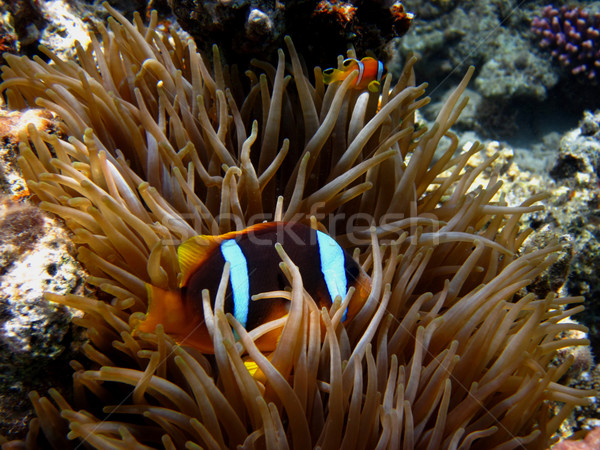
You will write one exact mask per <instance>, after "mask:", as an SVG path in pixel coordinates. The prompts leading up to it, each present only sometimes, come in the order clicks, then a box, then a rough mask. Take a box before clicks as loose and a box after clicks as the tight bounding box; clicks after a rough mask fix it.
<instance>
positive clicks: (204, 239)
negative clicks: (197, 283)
mask: <svg viewBox="0 0 600 450" xmlns="http://www.w3.org/2000/svg"><path fill="white" fill-rule="evenodd" d="M223 240H224V239H223V236H205V235H202V236H194V237H193V238H190V239H188V240H187V241H185V242H184V243H183V244H181V245H180V246H179V248H178V249H177V259H178V260H179V269H180V270H181V274H182V278H181V283H180V285H181V286H184V285H185V284H186V283H187V281H188V280H189V278H190V276H191V275H192V274H193V273H194V272H195V271H196V270H197V269H198V267H200V266H201V265H202V264H203V263H204V261H206V259H207V258H208V257H209V256H210V254H211V252H212V251H213V250H214V249H215V248H216V247H218V246H219V245H221V242H223Z"/></svg>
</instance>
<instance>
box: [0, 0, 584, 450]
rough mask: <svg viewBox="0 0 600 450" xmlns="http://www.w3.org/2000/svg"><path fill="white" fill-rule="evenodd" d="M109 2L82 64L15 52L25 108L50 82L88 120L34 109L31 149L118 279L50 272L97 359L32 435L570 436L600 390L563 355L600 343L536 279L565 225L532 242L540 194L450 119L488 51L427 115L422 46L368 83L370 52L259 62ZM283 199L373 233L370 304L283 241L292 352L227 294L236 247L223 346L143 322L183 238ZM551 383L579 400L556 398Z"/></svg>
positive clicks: (59, 108)
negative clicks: (328, 296)
mask: <svg viewBox="0 0 600 450" xmlns="http://www.w3.org/2000/svg"><path fill="white" fill-rule="evenodd" d="M106 8H107V9H108V10H109V11H110V13H111V14H112V16H113V18H111V19H109V30H107V29H104V28H103V27H100V28H99V29H98V33H99V37H100V38H101V39H98V38H97V37H96V36H95V35H92V36H91V45H90V46H89V48H88V49H83V48H81V47H79V48H77V60H78V62H77V63H75V62H73V61H63V60H60V59H59V58H57V57H56V56H54V55H53V54H51V53H50V52H48V51H45V53H46V55H47V56H48V57H49V58H50V59H51V60H52V63H49V64H48V63H45V62H43V61H42V60H41V59H39V58H34V60H30V59H28V58H24V57H16V56H9V55H7V56H6V61H7V64H8V66H5V67H3V72H2V77H3V80H4V82H3V83H2V85H0V90H2V92H3V93H4V94H5V97H6V99H7V101H8V105H9V106H10V107H11V108H13V109H24V108H28V107H33V106H35V105H37V106H39V107H42V108H46V109H49V110H51V111H53V112H55V113H56V114H58V115H59V116H60V117H61V118H62V120H63V122H64V130H63V132H64V135H65V136H68V138H66V137H65V138H63V137H59V136H57V135H49V134H46V133H44V132H41V131H38V130H36V128H35V127H33V126H29V127H28V129H27V133H23V134H22V135H21V136H20V137H21V142H20V151H21V157H20V165H21V168H22V172H23V175H24V176H25V177H26V179H27V181H28V185H29V188H30V190H31V191H32V193H33V194H34V198H36V199H37V200H39V202H40V206H41V207H42V208H43V209H45V210H47V211H49V212H52V213H54V214H56V215H58V216H59V217H61V218H62V219H63V220H64V222H65V224H66V225H67V227H68V228H69V229H70V230H71V231H72V234H73V240H74V241H75V243H76V244H77V245H78V257H79V259H80V261H81V262H82V263H83V264H84V265H85V267H86V268H87V270H88V271H89V273H90V274H91V277H89V279H88V282H89V284H90V285H92V286H96V287H97V289H98V296H99V297H100V298H107V297H108V298H112V300H111V301H104V300H100V299H95V298H89V297H79V296H74V295H68V296H57V295H52V294H48V295H47V298H48V300H49V301H54V302H59V303H62V304H65V305H69V306H71V307H75V308H78V309H80V310H82V311H83V312H84V313H85V314H84V316H83V318H81V319H79V320H78V321H77V323H78V324H79V325H81V326H83V327H85V328H86V329H87V335H88V338H89V342H88V343H87V344H86V345H84V347H83V352H84V355H85V357H86V358H87V359H86V360H85V361H82V362H77V361H74V362H73V363H72V366H73V369H74V371H75V373H74V374H73V379H74V394H73V397H72V398H70V399H65V398H64V397H63V396H62V395H61V394H60V393H59V392H57V391H55V390H51V391H50V392H49V397H41V396H40V395H39V394H37V393H32V394H31V399H32V402H33V405H34V407H35V410H36V413H37V416H38V418H37V419H35V420H34V421H32V423H31V425H30V431H29V435H28V436H27V445H29V446H30V447H32V448H33V447H35V446H36V444H39V443H41V442H43V441H48V442H49V445H50V446H51V447H53V448H60V449H65V448H72V447H76V446H78V445H79V444H80V442H81V441H85V442H86V444H87V445H89V446H91V447H95V448H103V449H104V448H148V447H164V448H167V449H173V448H189V449H194V448H200V447H203V448H209V449H218V448H236V447H237V446H238V445H242V446H243V448H288V447H293V448H295V449H304V448H311V447H316V446H319V447H321V448H325V449H331V448H345V449H352V448H404V449H412V448H422V449H437V448H450V449H457V448H461V449H468V448H492V447H494V446H497V448H501V449H510V448H517V447H518V448H522V447H526V448H544V447H546V446H547V445H548V443H549V441H550V436H551V435H552V433H553V432H554V431H555V430H556V429H557V427H558V426H559V424H560V423H561V422H562V421H563V419H564V418H565V417H566V416H567V415H568V413H569V412H570V411H571V409H572V408H573V406H574V405H577V404H583V403H585V402H586V396H588V395H590V393H589V392H584V391H578V390H575V389H571V388H568V387H566V386H563V385H561V384H560V379H561V376H562V375H563V374H564V373H565V372H566V371H567V369H568V367H569V366H570V364H571V361H570V360H567V361H566V362H565V363H563V364H561V365H559V366H554V365H551V364H550V362H551V360H552V358H553V356H554V355H555V353H556V351H557V350H558V349H561V348H564V347H567V346H571V345H579V344H585V343H586V341H585V340H572V341H565V340H560V339H559V337H558V335H559V334H560V332H561V331H564V330H567V329H573V328H579V326H578V325H576V324H573V323H563V322H561V320H562V319H564V318H567V317H569V316H571V315H572V314H574V313H576V312H578V311H580V310H581V309H582V307H581V306H575V307H571V308H570V309H566V308H567V306H566V305H569V304H572V303H574V302H575V303H576V302H577V299H573V298H557V297H556V296H555V295H554V294H552V293H550V294H548V296H547V297H546V298H543V299H539V298H536V297H535V296H534V295H533V294H528V293H526V290H525V288H526V286H527V285H528V284H529V283H530V282H531V280H533V279H534V278H535V277H536V276H538V275H539V274H540V273H542V272H543V271H544V270H545V269H546V268H547V267H548V266H549V265H550V264H552V262H553V260H554V258H555V257H554V252H555V251H556V248H555V247H550V248H545V249H540V250H537V251H534V252H532V253H528V254H524V255H520V256H517V254H518V251H519V249H520V247H521V245H522V243H523V241H524V240H525V239H526V237H527V236H528V235H529V232H528V231H526V230H525V231H521V230H519V225H518V223H519V218H520V217H521V215H522V214H525V213H528V212H531V211H536V210H538V209H539V208H540V207H539V206H535V203H536V201H538V200H539V199H540V198H541V197H536V198H532V199H530V200H528V201H526V202H525V203H524V204H522V205H520V206H514V207H511V206H507V205H506V204H504V203H503V202H502V200H497V199H495V194H496V193H497V192H498V190H499V188H500V185H501V182H500V181H499V180H498V177H497V176H492V177H491V181H490V182H489V184H488V185H487V186H484V187H481V186H475V185H474V180H475V178H476V177H477V176H478V175H479V174H480V173H481V172H482V171H484V170H488V169H489V168H490V167H491V165H492V163H493V160H494V158H489V159H487V160H486V161H485V163H484V164H482V165H481V166H479V167H477V168H475V169H473V170H468V169H465V166H466V163H467V161H468V160H469V158H470V157H471V156H472V155H474V154H475V153H476V152H478V151H479V150H480V146H479V144H475V145H473V146H472V147H471V148H470V150H468V151H463V152H462V153H459V154H458V155H455V151H456V150H457V146H458V139H457V137H456V136H455V135H454V134H453V133H452V132H450V131H449V128H450V126H451V125H452V124H453V123H454V122H455V121H456V119H457V117H458V115H459V113H460V112H461V110H462V109H463V108H464V106H465V104H466V100H464V99H462V100H461V94H462V93H463V91H464V89H465V87H466V84H467V82H468V80H469V78H470V77H471V75H472V70H469V71H468V72H467V74H466V76H465V78H464V80H463V81H462V83H460V85H459V86H458V87H457V89H456V91H455V92H454V93H453V94H452V95H451V96H450V97H449V99H448V100H447V102H446V104H445V106H444V107H443V108H442V109H441V111H440V113H439V115H438V117H437V120H436V122H435V125H434V126H432V127H431V129H429V130H427V129H424V128H417V127H415V118H414V115H415V111H416V110H417V109H418V108H419V107H421V106H423V105H425V104H426V103H427V102H428V99H427V98H423V97H422V96H423V94H424V92H425V85H420V86H415V85H414V75H413V72H412V65H413V64H414V62H415V61H414V59H411V60H409V61H408V62H407V64H406V67H405V69H404V71H403V73H402V75H401V76H400V79H399V80H398V82H397V83H396V84H395V85H394V86H392V80H391V76H390V75H387V76H386V77H385V78H384V79H383V80H382V82H381V86H382V89H381V94H378V93H375V92H369V91H366V92H361V91H357V90H355V89H351V88H350V87H351V83H352V82H353V80H354V78H355V77H354V76H353V75H350V76H348V77H347V78H346V79H345V80H344V81H343V82H341V83H336V84H332V85H329V86H327V87H326V86H325V85H324V83H323V76H322V73H321V72H320V70H319V69H318V68H316V69H315V71H314V79H315V81H314V83H312V82H311V81H310V79H311V78H313V74H311V75H310V76H309V75H308V74H307V73H306V72H305V71H304V69H303V67H302V64H301V62H300V60H299V58H298V55H297V54H296V52H295V50H294V47H293V45H292V43H291V41H290V40H289V39H286V45H287V47H288V48H287V50H288V54H289V57H286V56H285V54H284V52H283V51H279V54H278V63H277V66H276V67H273V66H271V65H269V64H266V63H262V62H255V63H254V65H255V68H256V70H257V71H247V72H246V74H245V75H246V81H242V80H241V78H242V77H241V76H240V74H239V73H238V72H237V71H236V69H235V68H228V67H225V66H223V65H222V63H221V60H220V57H219V53H218V50H217V49H216V48H215V49H214V53H213V58H212V60H213V63H212V68H211V67H210V66H209V65H208V63H207V62H206V60H205V59H204V58H203V57H201V56H200V55H199V54H198V53H197V52H196V50H195V47H194V43H193V42H192V41H182V40H181V39H180V38H179V37H178V36H177V35H176V34H175V33H171V34H164V33H163V32H160V31H159V30H158V29H157V27H156V25H157V17H156V14H153V15H152V16H151V19H150V23H149V25H147V26H146V25H144V24H143V23H142V21H141V19H140V17H139V16H136V17H135V19H134V23H133V24H132V23H129V22H128V21H127V20H126V19H125V18H124V17H122V16H121V15H120V14H119V13H118V12H116V11H115V10H113V9H112V8H111V7H110V6H108V5H106ZM350 56H351V57H355V55H350ZM288 58H289V59H288ZM286 62H287V65H286ZM259 73H260V74H259ZM444 136H445V139H446V141H447V142H449V146H448V148H447V149H446V150H445V151H444V152H443V153H442V155H441V156H440V157H439V158H437V159H434V153H435V152H436V149H437V148H438V145H439V143H440V140H441V139H442V137H444ZM332 217H333V218H334V220H332ZM263 220H269V221H300V222H304V223H305V224H310V225H311V226H313V227H314V228H319V229H320V230H321V231H327V232H328V234H329V235H331V236H333V237H334V238H335V239H336V241H337V242H338V243H340V244H341V245H342V246H343V247H344V248H346V250H349V251H350V252H351V253H352V249H354V248H356V249H357V250H355V251H354V258H355V259H356V260H357V261H359V262H360V264H361V266H362V268H363V269H364V270H365V271H366V272H367V273H368V275H369V276H370V278H371V291H370V295H369V297H368V299H367V300H366V304H365V306H364V307H363V308H362V309H361V311H360V312H359V313H358V314H357V315H356V317H354V318H353V319H352V320H351V321H349V323H347V324H346V323H343V322H342V320H341V318H342V312H343V310H344V309H345V307H346V305H347V301H348V299H345V302H346V303H344V302H342V304H340V302H339V300H337V301H336V302H334V303H333V305H332V307H331V309H330V310H327V309H322V310H319V308H318V307H317V306H316V303H315V301H314V300H313V299H312V298H311V297H310V296H309V295H308V294H307V292H306V291H304V289H303V280H302V276H301V273H300V272H299V270H298V268H297V267H296V265H295V264H294V261H292V260H291V259H290V258H289V257H288V255H287V253H286V251H285V245H284V246H283V247H282V246H278V247H277V251H278V254H279V255H280V258H281V261H282V263H281V264H280V267H281V271H282V274H283V275H284V276H285V277H286V278H287V280H288V282H289V286H291V289H289V290H287V291H283V292H276V293H265V294H261V296H262V297H268V296H273V295H275V296H277V297H278V298H286V299H288V300H289V301H290V309H289V316H288V318H287V320H284V321H283V322H279V323H276V324H275V325H273V326H281V323H284V324H285V325H284V327H283V331H282V333H281V337H280V339H279V342H278V344H277V347H276V349H275V350H274V352H273V353H271V354H269V355H263V354H262V353H261V352H260V351H259V350H258V349H257V347H256V345H255V343H254V341H255V340H256V339H257V338H258V334H260V333H261V332H263V333H264V332H268V331H269V330H268V329H262V330H259V331H258V332H257V331H256V330H254V331H252V332H250V333H249V332H247V331H246V330H245V329H244V328H243V327H242V326H241V325H240V324H239V323H238V322H237V321H236V320H235V319H234V318H233V317H232V316H231V315H230V314H224V311H223V305H224V303H225V301H226V299H225V292H226V287H227V281H228V272H227V271H226V270H224V271H223V273H222V277H221V282H220V288H219V290H218V292H217V294H216V296H215V298H214V299H209V298H207V296H206V295H205V298H203V306H204V314H205V318H206V326H207V329H208V332H209V334H210V336H211V338H212V342H213V345H214V352H215V353H214V355H203V354H201V353H200V352H199V351H197V350H195V349H194V348H192V347H186V346H185V342H183V345H181V346H180V345H177V344H175V342H174V341H173V339H172V338H171V337H170V336H169V335H167V334H165V333H164V331H163V328H162V327H161V326H160V325H158V326H156V328H155V330H154V332H151V333H150V332H136V333H134V328H135V327H136V325H137V324H138V323H139V322H140V320H142V319H143V317H144V316H143V315H144V314H145V313H146V311H147V291H146V283H148V284H151V285H153V286H156V287H158V288H161V289H176V288H177V286H178V283H179V279H178V277H179V266H178V263H177V258H176V250H177V246H178V245H179V244H180V243H181V242H183V241H185V240H186V239H188V238H190V237H192V236H195V235H201V234H205V235H206V234H211V235H217V234H223V233H226V232H230V231H239V230H242V229H244V228H246V227H247V226H250V225H252V224H254V223H258V222H261V221H263ZM348 297H349V296H348ZM211 300H212V302H213V303H212V304H214V305H215V307H214V308H212V307H211ZM279 320H280V321H281V319H279ZM267 325H268V324H267ZM267 328H268V326H267ZM257 330H258V329H257ZM267 356H268V357H267ZM249 360H251V361H252V362H253V364H255V365H256V367H257V368H258V369H259V370H257V371H256V372H254V371H252V373H254V375H252V373H251V372H250V371H248V369H247V368H246V365H245V364H244V363H245V362H248V361H249ZM549 402H559V403H561V404H562V405H563V406H562V408H561V409H560V411H559V412H558V413H557V415H555V416H554V417H552V416H551V414H550V407H549ZM6 445H7V446H9V445H10V444H6ZM46 445H47V444H46Z"/></svg>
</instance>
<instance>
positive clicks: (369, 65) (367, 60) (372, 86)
mask: <svg viewBox="0 0 600 450" xmlns="http://www.w3.org/2000/svg"><path fill="white" fill-rule="evenodd" d="M355 70H358V76H357V77H356V80H355V81H354V89H365V88H366V89H368V90H369V91H370V92H379V86H380V84H381V83H380V81H381V79H382V78H383V71H384V68H383V63H382V62H381V61H377V60H376V59H375V58H371V57H369V56H366V57H364V58H363V59H361V60H360V61H359V60H358V59H355V58H348V59H345V60H344V61H343V62H342V69H326V70H324V71H323V82H324V83H325V84H330V83H334V82H336V81H343V80H345V79H346V77H347V76H348V75H350V74H351V73H352V72H354V71H355Z"/></svg>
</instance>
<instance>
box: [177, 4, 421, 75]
mask: <svg viewBox="0 0 600 450" xmlns="http://www.w3.org/2000/svg"><path fill="white" fill-rule="evenodd" d="M171 7H172V10H173V14H174V15H175V17H176V18H177V21H178V22H179V24H180V25H181V26H182V28H183V29H184V30H185V31H187V32H188V33H189V34H190V35H191V36H192V37H193V38H194V40H195V41H196V44H197V45H198V47H199V48H200V49H201V50H203V51H204V52H206V53H208V52H210V47H211V46H212V45H213V44H217V45H218V46H219V49H220V50H221V52H222V53H223V54H224V55H225V56H226V57H227V58H228V60H230V61H236V62H239V63H241V64H243V65H245V64H246V63H247V62H248V61H249V60H250V58H253V57H254V58H261V59H266V60H270V59H272V57H273V55H274V53H275V50H276V49H277V47H280V46H281V45H282V44H283V36H284V35H286V34H287V35H290V36H291V37H292V38H293V39H294V45H295V46H296V47H297V48H298V51H299V52H300V53H303V56H304V58H306V64H307V65H309V66H313V65H320V66H321V67H329V66H331V65H334V62H335V61H336V58H337V55H338V53H339V51H340V49H345V48H347V47H348V45H350V44H351V45H353V46H354V47H355V48H356V51H357V52H358V54H359V55H361V56H362V55H364V53H365V52H366V51H367V50H369V51H373V52H375V53H376V54H378V55H381V54H382V50H383V49H384V47H385V45H386V44H387V43H388V42H389V41H390V40H391V39H392V38H393V37H397V36H402V35H403V34H404V33H406V31H407V30H408V28H409V26H410V23H411V21H412V14H410V12H409V11H407V10H406V9H405V8H404V6H403V4H402V2H400V1H398V0H397V1H392V2H388V3H386V2H376V1H359V2H353V3H349V2H344V1H342V0H320V1H316V0H310V1H298V2H270V1H256V0H252V1H250V0H236V1H228V2H225V1H221V0H210V1H204V2H196V1H191V0H174V1H173V2H171ZM307 30H310V32H307Z"/></svg>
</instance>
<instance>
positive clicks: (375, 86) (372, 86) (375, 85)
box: [368, 80, 381, 92]
mask: <svg viewBox="0 0 600 450" xmlns="http://www.w3.org/2000/svg"><path fill="white" fill-rule="evenodd" d="M380 85H381V84H380V83H379V81H377V80H373V81H371V82H370V83H369V86H368V89H369V91H370V92H379V87H380Z"/></svg>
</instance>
